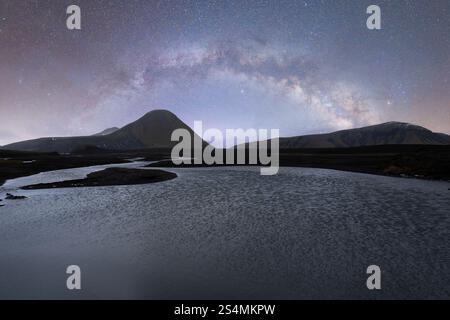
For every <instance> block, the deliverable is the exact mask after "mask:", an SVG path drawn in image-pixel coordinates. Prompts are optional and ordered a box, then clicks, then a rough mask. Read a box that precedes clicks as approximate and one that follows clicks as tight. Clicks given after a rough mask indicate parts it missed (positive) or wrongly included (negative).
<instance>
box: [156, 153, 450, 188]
mask: <svg viewBox="0 0 450 320" xmlns="http://www.w3.org/2000/svg"><path fill="white" fill-rule="evenodd" d="M247 152H248V150H247ZM279 158H280V166H281V167H310V168H324V169H335V170H342V171H353V172H361V173H370V174H377V175H389V176H402V177H416V178H424V179H436V180H450V145H449V146H446V145H445V146H441V145H382V146H368V147H354V148H327V149H319V148H315V149H284V150H283V149H281V150H280V153H279ZM247 159H248V154H247ZM214 166H223V165H214ZM148 167H208V165H206V164H182V165H174V164H173V163H172V161H170V160H164V161H160V162H156V163H152V164H150V165H148Z"/></svg>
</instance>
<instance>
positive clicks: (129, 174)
mask: <svg viewBox="0 0 450 320" xmlns="http://www.w3.org/2000/svg"><path fill="white" fill-rule="evenodd" d="M176 177H177V175H176V174H175V173H172V172H167V171H163V170H146V169H127V168H108V169H105V170H102V171H97V172H93V173H90V174H88V175H87V178H86V179H77V180H68V181H61V182H52V183H40V184H34V185H29V186H25V187H23V188H22V189H26V190H32V189H50V188H76V187H102V186H118V185H133V184H147V183H154V182H161V181H166V180H171V179H175V178H176Z"/></svg>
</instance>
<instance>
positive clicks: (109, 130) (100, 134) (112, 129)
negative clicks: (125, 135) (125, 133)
mask: <svg viewBox="0 0 450 320" xmlns="http://www.w3.org/2000/svg"><path fill="white" fill-rule="evenodd" d="M117 130H120V129H119V128H117V127H112V128H108V129H105V130H103V131H102V132H99V133H96V134H93V136H107V135H108V134H111V133H114V132H116V131H117Z"/></svg>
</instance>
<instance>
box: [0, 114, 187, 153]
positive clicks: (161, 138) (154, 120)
mask: <svg viewBox="0 0 450 320" xmlns="http://www.w3.org/2000/svg"><path fill="white" fill-rule="evenodd" d="M181 128H183V129H186V130H188V131H189V132H190V133H191V136H194V132H193V131H192V129H191V128H190V127H189V126H187V125H186V124H185V123H184V122H183V121H181V120H180V119H179V118H178V117H177V116H176V115H174V114H173V113H172V112H170V111H167V110H153V111H151V112H149V113H147V114H145V115H144V116H143V117H142V118H140V119H138V120H136V121H134V122H132V123H130V124H128V125H126V126H125V127H123V128H121V129H119V130H117V131H114V132H112V133H110V134H106V135H94V136H81V137H52V138H40V139H34V140H27V141H22V142H17V143H12V144H9V145H6V146H3V149H7V150H23V151H40V152H53V151H56V152H60V153H70V152H72V151H74V150H84V149H103V150H131V149H143V148H154V149H166V148H172V147H173V146H174V145H175V144H177V143H178V142H176V141H174V142H172V141H171V139H170V138H171V135H172V132H173V131H174V130H176V129H181Z"/></svg>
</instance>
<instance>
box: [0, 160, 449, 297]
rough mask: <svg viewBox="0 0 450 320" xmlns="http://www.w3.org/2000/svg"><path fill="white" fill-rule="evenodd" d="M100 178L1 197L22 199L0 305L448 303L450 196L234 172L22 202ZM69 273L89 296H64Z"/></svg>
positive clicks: (1, 237)
mask: <svg viewBox="0 0 450 320" xmlns="http://www.w3.org/2000/svg"><path fill="white" fill-rule="evenodd" d="M140 165H142V163H135V164H132V166H134V167H138V166H140ZM114 166H119V165H114ZM122 166H124V165H122ZM125 166H126V164H125ZM128 166H129V164H128ZM104 167H107V166H97V167H91V168H79V169H68V170H59V171H54V172H46V173H41V174H39V175H35V176H31V177H25V178H20V179H14V180H10V181H8V182H7V183H6V184H5V185H4V186H2V187H0V197H2V195H4V193H5V192H10V191H13V193H14V194H23V195H26V196H28V199H26V200H20V201H19V200H17V201H4V202H3V203H4V204H6V205H5V207H2V208H0V298H64V299H66V298H150V299H151V298H156V299H165V298H172V299H188V298H189V299H195V298H201V299H206V298H209V299H214V298H222V299H232V298H242V299H252V298H264V299H302V298H313V299H314V298H352V299H355V298H356V299H359V298H361V299H366V298H367V299H377V298H389V299H390V298H450V242H449V239H450V191H449V190H448V187H449V184H448V183H445V182H437V181H424V180H416V179H403V178H391V177H383V176H373V175H366V174H359V173H349V172H340V171H333V170H325V169H308V168H281V169H280V172H279V174H278V175H275V176H261V175H259V169H258V168H246V167H236V168H198V169H168V170H170V171H173V172H176V173H177V174H178V175H179V177H178V178H177V179H174V180H171V181H166V182H160V183H155V184H148V185H135V186H113V187H94V188H93V187H90V188H67V189H52V190H27V191H17V188H18V187H20V186H23V185H27V184H32V183H42V182H52V181H61V180H66V179H78V178H82V177H84V176H85V175H86V174H87V173H89V172H92V171H95V170H100V169H102V168H104ZM166 170H167V169H166ZM71 264H76V265H79V266H80V267H81V270H82V290H81V291H69V290H67V289H66V277H67V275H66V274H65V268H66V267H67V266H68V265H71ZM371 264H376V265H379V266H380V267H381V270H382V290H381V291H369V290H368V289H367V288H366V279H367V275H366V268H367V266H369V265H371Z"/></svg>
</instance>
